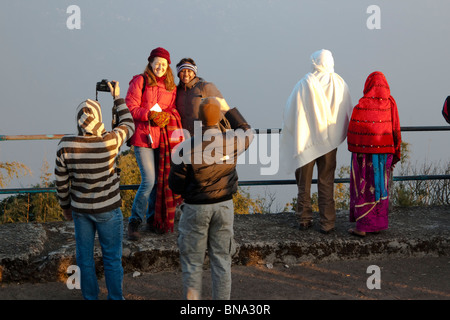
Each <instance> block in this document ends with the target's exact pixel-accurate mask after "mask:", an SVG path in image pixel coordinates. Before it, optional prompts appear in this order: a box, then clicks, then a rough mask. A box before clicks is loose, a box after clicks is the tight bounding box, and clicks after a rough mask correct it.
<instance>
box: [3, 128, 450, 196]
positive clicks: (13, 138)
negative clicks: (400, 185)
mask: <svg viewBox="0 0 450 320" xmlns="http://www.w3.org/2000/svg"><path fill="white" fill-rule="evenodd" d="M400 129H401V131H402V132H407V131H409V132H411V131H417V132H421V131H450V126H410V127H401V128H400ZM280 132H281V129H279V128H275V129H255V133H256V134H276V133H280ZM63 136H64V134H49V135H43V134H39V135H0V142H1V141H17V140H55V139H58V140H59V139H61V138H62V137H63ZM392 179H393V181H410V180H442V179H450V175H413V176H396V177H393V178H392ZM334 182H335V183H349V182H350V179H349V178H337V179H335V180H334ZM312 183H313V184H316V183H317V179H313V180H312ZM291 184H296V181H295V180H248V181H239V186H267V185H291ZM137 188H139V185H138V184H131V185H121V186H120V190H137ZM51 192H56V187H48V188H9V189H0V195H1V194H21V193H51Z"/></svg>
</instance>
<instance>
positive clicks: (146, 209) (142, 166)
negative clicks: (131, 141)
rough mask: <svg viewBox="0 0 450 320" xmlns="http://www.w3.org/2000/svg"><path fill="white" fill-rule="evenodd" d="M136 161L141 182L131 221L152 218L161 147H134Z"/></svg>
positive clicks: (135, 198)
mask: <svg viewBox="0 0 450 320" xmlns="http://www.w3.org/2000/svg"><path fill="white" fill-rule="evenodd" d="M134 154H135V156H136V162H137V164H138V167H139V171H140V172H141V184H140V185H139V189H138V191H137V192H136V196H135V197H134V201H133V206H132V207H131V216H130V219H129V221H132V220H137V221H139V222H142V221H144V220H145V219H146V220H148V219H150V218H152V217H153V216H154V214H155V204H156V172H158V161H159V149H152V148H144V147H136V146H135V147H134Z"/></svg>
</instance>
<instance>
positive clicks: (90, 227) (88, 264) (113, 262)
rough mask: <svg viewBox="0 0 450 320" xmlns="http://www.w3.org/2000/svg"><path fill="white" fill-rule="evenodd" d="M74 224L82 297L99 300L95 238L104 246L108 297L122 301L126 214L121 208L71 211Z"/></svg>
mask: <svg viewBox="0 0 450 320" xmlns="http://www.w3.org/2000/svg"><path fill="white" fill-rule="evenodd" d="M72 217H73V222H74V226H75V240H76V259H77V265H78V267H79V268H80V284H81V292H82V294H83V298H84V299H86V300H96V299H98V293H99V287H98V281H97V276H96V274H95V260H94V239H95V233H96V232H97V233H98V240H99V242H100V246H101V249H102V255H103V267H104V271H105V282H106V288H107V289H108V299H110V300H123V295H122V282H123V267H122V238H123V215H122V211H121V210H120V208H117V209H115V210H112V211H108V212H104V213H98V214H84V213H78V212H72Z"/></svg>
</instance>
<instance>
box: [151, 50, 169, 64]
mask: <svg viewBox="0 0 450 320" xmlns="http://www.w3.org/2000/svg"><path fill="white" fill-rule="evenodd" d="M154 57H160V58H164V59H166V60H167V63H168V64H171V61H170V53H169V51H167V50H166V49H164V48H161V47H158V48H156V49H153V50H152V52H151V53H150V56H149V57H148V59H147V60H148V62H150V61H151V60H152V59H153V58H154Z"/></svg>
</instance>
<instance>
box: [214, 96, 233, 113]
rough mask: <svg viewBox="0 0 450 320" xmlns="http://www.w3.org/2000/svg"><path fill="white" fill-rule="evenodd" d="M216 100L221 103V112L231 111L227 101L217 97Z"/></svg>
mask: <svg viewBox="0 0 450 320" xmlns="http://www.w3.org/2000/svg"><path fill="white" fill-rule="evenodd" d="M216 99H217V101H219V103H220V111H222V113H227V111H228V110H230V106H229V105H228V103H227V101H226V100H225V99H223V98H219V97H216Z"/></svg>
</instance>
